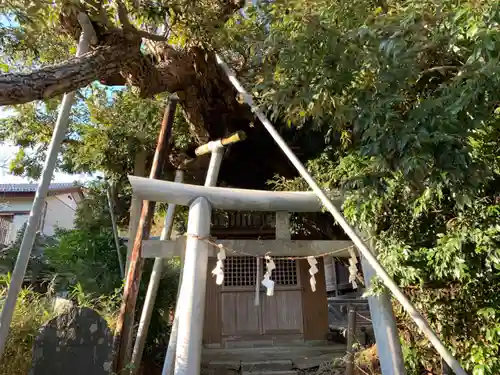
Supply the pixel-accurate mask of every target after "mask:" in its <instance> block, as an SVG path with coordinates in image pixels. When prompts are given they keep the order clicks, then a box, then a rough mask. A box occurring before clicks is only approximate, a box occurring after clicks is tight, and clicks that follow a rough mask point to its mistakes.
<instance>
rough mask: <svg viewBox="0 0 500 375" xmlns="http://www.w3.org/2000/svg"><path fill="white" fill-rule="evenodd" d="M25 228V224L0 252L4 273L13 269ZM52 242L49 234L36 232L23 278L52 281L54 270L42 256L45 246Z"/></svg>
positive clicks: (34, 280)
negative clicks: (12, 240) (13, 239)
mask: <svg viewBox="0 0 500 375" xmlns="http://www.w3.org/2000/svg"><path fill="white" fill-rule="evenodd" d="M25 229H26V224H24V225H23V226H22V227H21V228H20V229H19V231H18V232H17V235H16V239H15V241H14V242H13V243H11V244H9V246H8V247H6V248H4V249H3V250H2V251H1V253H0V269H1V272H2V274H4V275H5V274H8V273H9V272H11V271H12V270H13V269H14V265H15V263H16V260H17V255H18V254H19V249H20V247H21V242H22V240H23V235H24V230H25ZM54 242H55V239H54V238H52V237H50V236H45V235H42V234H41V233H37V234H36V236H35V242H34V244H33V249H32V250H31V254H30V259H29V263H28V267H27V268H26V273H25V280H28V281H30V282H32V283H48V282H50V281H52V279H53V277H54V270H53V268H52V267H51V266H50V265H49V264H48V263H47V261H46V259H45V258H44V256H43V250H44V248H45V247H47V246H50V245H52V244H54Z"/></svg>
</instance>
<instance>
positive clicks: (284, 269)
mask: <svg viewBox="0 0 500 375" xmlns="http://www.w3.org/2000/svg"><path fill="white" fill-rule="evenodd" d="M274 264H275V265H276V268H275V269H274V270H273V273H272V275H271V280H273V281H274V283H275V284H276V285H297V284H298V277H297V264H296V263H295V260H292V259H276V260H275V261H274ZM264 267H265V263H264ZM264 269H265V268H264Z"/></svg>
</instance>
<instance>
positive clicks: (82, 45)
mask: <svg viewBox="0 0 500 375" xmlns="http://www.w3.org/2000/svg"><path fill="white" fill-rule="evenodd" d="M77 17H78V22H79V23H80V25H81V26H82V33H81V35H80V40H79V42H78V49H77V52H76V56H81V55H83V54H85V53H86V52H87V51H88V50H89V47H90V44H91V43H93V42H94V41H95V39H96V35H95V32H94V29H93V27H92V24H91V23H90V20H89V18H88V17H87V15H86V14H85V13H79V14H78V16H77ZM74 97H75V93H74V92H69V93H67V94H64V96H63V99H62V103H61V108H60V109H59V114H58V116H57V120H56V125H55V127H54V133H53V134H52V139H51V141H50V145H49V150H48V153H47V158H46V159H45V165H44V167H43V170H42V178H41V180H40V183H39V184H38V187H37V190H36V194H35V199H34V201H33V206H32V207H31V212H30V216H29V219H28V224H27V226H26V229H25V231H24V234H23V240H22V242H21V248H20V249H19V254H18V256H17V261H16V265H15V266H14V271H13V272H12V279H11V282H10V285H9V291H8V293H7V298H6V300H5V304H4V307H3V309H2V315H1V316H0V358H1V357H2V356H3V353H4V350H5V344H6V342H7V336H8V334H9V328H10V323H11V321H12V316H13V315H14V310H15V308H16V303H17V297H18V296H19V292H20V291H21V288H22V284H23V280H24V276H25V274H26V268H27V266H28V262H29V258H30V255H31V250H32V248H33V244H34V242H35V236H36V231H37V229H38V228H37V227H38V224H39V223H40V219H41V216H42V211H43V206H44V203H45V199H46V197H47V193H48V191H49V185H50V181H51V180H52V176H53V175H54V170H55V167H56V163H57V155H58V154H59V150H60V148H61V143H62V141H63V139H64V137H65V135H66V130H67V129H68V123H69V115H70V111H71V106H72V105H73V101H74Z"/></svg>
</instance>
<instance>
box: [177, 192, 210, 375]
mask: <svg viewBox="0 0 500 375" xmlns="http://www.w3.org/2000/svg"><path fill="white" fill-rule="evenodd" d="M211 212H212V207H211V206H210V203H208V201H207V199H206V198H203V197H200V198H197V199H196V200H195V201H194V202H193V203H192V204H191V206H190V207H189V220H188V227H187V231H188V233H189V234H190V236H189V237H188V238H187V242H186V255H185V258H184V270H183V273H182V281H181V289H180V293H179V302H178V306H177V308H178V309H179V317H180V319H179V328H178V336H177V353H176V358H175V370H174V374H175V375H188V374H198V373H199V371H200V366H201V350H202V339H203V323H204V317H205V294H206V288H205V285H206V283H207V264H208V250H209V248H208V246H209V245H208V243H207V242H205V241H200V240H198V239H197V238H196V237H194V236H195V235H196V236H200V237H208V236H209V235H210V218H211Z"/></svg>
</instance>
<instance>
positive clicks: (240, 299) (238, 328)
mask: <svg viewBox="0 0 500 375" xmlns="http://www.w3.org/2000/svg"><path fill="white" fill-rule="evenodd" d="M259 261H260V265H259V266H257V259H256V258H253V257H246V256H236V257H228V258H226V260H225V261H224V285H223V286H222V287H221V288H220V304H221V329H222V332H221V336H222V341H223V342H228V341H240V342H244V341H247V342H251V341H255V340H257V341H259V342H263V341H269V340H273V341H274V340H277V339H280V338H281V339H284V338H285V336H287V337H291V336H293V338H294V339H300V338H301V335H302V334H303V314H302V287H301V283H300V272H299V269H298V267H299V265H298V262H296V261H294V260H281V259H278V260H275V264H276V269H275V270H274V271H273V272H272V276H271V279H272V280H273V281H274V282H275V290H274V295H273V296H267V295H266V290H265V288H263V287H262V285H261V284H260V281H261V280H262V277H263V274H264V272H265V265H264V261H263V260H262V259H260V260H259ZM257 281H258V282H259V304H258V305H256V303H255V299H256V282H257Z"/></svg>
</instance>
